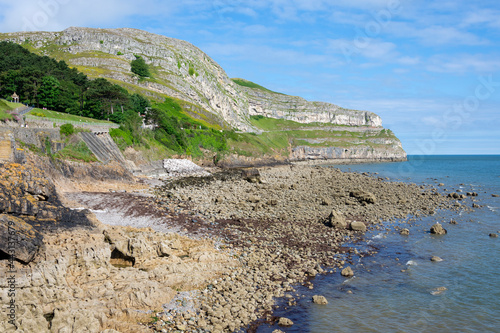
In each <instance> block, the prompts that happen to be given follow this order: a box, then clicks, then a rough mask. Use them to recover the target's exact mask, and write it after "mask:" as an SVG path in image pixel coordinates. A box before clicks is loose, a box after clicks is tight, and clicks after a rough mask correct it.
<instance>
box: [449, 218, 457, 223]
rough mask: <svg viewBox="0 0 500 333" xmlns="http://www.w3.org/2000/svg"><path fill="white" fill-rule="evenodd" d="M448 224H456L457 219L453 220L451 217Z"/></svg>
mask: <svg viewBox="0 0 500 333" xmlns="http://www.w3.org/2000/svg"><path fill="white" fill-rule="evenodd" d="M450 224H458V222H457V221H455V220H454V219H451V220H450Z"/></svg>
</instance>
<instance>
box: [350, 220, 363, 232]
mask: <svg viewBox="0 0 500 333" xmlns="http://www.w3.org/2000/svg"><path fill="white" fill-rule="evenodd" d="M350 227H351V230H354V231H361V232H366V224H364V223H363V222H358V221H354V222H351V225H350Z"/></svg>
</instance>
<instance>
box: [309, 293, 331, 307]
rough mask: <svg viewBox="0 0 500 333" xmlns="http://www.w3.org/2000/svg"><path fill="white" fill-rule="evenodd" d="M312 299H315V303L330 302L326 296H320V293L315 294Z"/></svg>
mask: <svg viewBox="0 0 500 333" xmlns="http://www.w3.org/2000/svg"><path fill="white" fill-rule="evenodd" d="M312 301H313V303H315V304H320V305H326V304H328V301H327V299H326V298H325V296H320V295H314V296H313V297H312Z"/></svg>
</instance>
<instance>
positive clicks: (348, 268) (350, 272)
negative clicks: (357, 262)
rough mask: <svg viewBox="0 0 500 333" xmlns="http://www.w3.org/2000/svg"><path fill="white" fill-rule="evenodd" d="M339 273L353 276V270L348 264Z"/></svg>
mask: <svg viewBox="0 0 500 333" xmlns="http://www.w3.org/2000/svg"><path fill="white" fill-rule="evenodd" d="M340 274H341V275H342V276H345V277H351V276H354V272H353V270H352V268H351V267H350V266H347V267H346V268H344V269H343V270H342V271H341V272H340Z"/></svg>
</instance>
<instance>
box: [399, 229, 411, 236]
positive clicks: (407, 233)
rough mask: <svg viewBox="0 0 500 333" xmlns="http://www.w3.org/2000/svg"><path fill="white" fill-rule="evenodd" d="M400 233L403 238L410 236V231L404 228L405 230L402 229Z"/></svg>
mask: <svg viewBox="0 0 500 333" xmlns="http://www.w3.org/2000/svg"><path fill="white" fill-rule="evenodd" d="M399 233H400V234H401V235H403V236H408V235H409V234H410V230H409V229H407V228H404V229H401V231H400V232H399Z"/></svg>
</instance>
